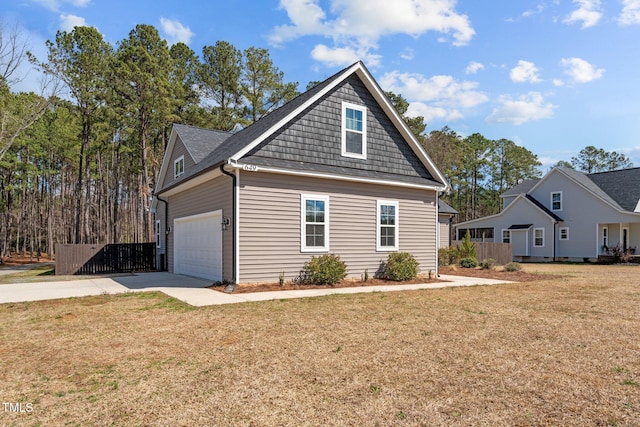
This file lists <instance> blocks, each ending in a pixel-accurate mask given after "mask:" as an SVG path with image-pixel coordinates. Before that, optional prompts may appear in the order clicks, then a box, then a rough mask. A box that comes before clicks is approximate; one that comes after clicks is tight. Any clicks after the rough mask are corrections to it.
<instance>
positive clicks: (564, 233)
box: [560, 227, 569, 240]
mask: <svg viewBox="0 0 640 427" xmlns="http://www.w3.org/2000/svg"><path fill="white" fill-rule="evenodd" d="M560 240H569V227H562V228H560Z"/></svg>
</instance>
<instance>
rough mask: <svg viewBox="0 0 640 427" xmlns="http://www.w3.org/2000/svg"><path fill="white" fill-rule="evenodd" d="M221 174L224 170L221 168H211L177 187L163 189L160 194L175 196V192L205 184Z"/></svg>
mask: <svg viewBox="0 0 640 427" xmlns="http://www.w3.org/2000/svg"><path fill="white" fill-rule="evenodd" d="M221 175H222V172H220V169H211V170H209V171H208V172H205V173H203V174H201V175H197V176H195V177H193V178H189V179H187V180H186V181H182V182H181V183H180V184H178V185H176V186H175V187H172V188H170V189H168V190H165V191H162V192H160V193H159V194H160V195H161V196H162V197H169V196H173V195H174V194H177V193H180V192H182V191H185V190H188V189H190V188H193V187H195V186H196V185H200V184H203V183H205V182H207V181H210V180H212V179H214V178H217V177H219V176H221Z"/></svg>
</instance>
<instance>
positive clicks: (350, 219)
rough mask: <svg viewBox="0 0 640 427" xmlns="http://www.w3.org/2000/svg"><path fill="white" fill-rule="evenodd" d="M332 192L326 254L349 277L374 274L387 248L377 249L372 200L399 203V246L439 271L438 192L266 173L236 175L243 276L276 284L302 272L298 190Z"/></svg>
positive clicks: (248, 280)
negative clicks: (335, 259) (338, 259)
mask: <svg viewBox="0 0 640 427" xmlns="http://www.w3.org/2000/svg"><path fill="white" fill-rule="evenodd" d="M302 194H307V195H320V196H326V197H329V245H330V247H329V252H330V253H334V254H338V255H340V257H341V258H342V260H344V261H345V262H346V264H347V267H348V274H349V275H350V276H352V277H360V276H361V275H362V274H363V273H364V270H365V269H367V270H368V271H369V274H370V275H371V276H373V275H374V274H375V272H376V271H377V270H378V268H379V267H380V263H381V262H382V261H384V260H385V259H386V257H387V254H388V252H386V251H385V252H377V251H376V209H377V207H376V201H377V200H389V201H398V203H399V207H398V211H399V217H398V223H399V227H400V228H399V248H400V250H401V251H407V252H411V253H412V254H413V255H414V256H415V257H416V258H417V259H418V262H419V263H420V267H421V270H422V272H425V273H426V272H428V271H429V270H435V268H436V241H435V239H436V218H435V215H436V209H435V203H436V193H435V192H434V191H428V190H419V189H406V188H398V187H391V186H380V185H375V184H362V183H351V182H346V181H330V180H325V179H317V178H309V177H292V176H285V175H278V174H269V173H260V172H257V173H243V174H242V175H241V179H240V207H239V212H240V256H239V260H240V281H241V282H244V283H256V282H276V281H277V280H278V277H279V275H280V273H281V272H284V273H285V277H286V280H292V279H293V278H295V277H296V276H298V274H299V273H300V270H301V269H302V266H303V265H304V263H305V261H307V260H309V259H310V258H311V256H312V255H319V254H322V253H321V252H320V253H309V252H302V251H301V245H300V243H301V195H302Z"/></svg>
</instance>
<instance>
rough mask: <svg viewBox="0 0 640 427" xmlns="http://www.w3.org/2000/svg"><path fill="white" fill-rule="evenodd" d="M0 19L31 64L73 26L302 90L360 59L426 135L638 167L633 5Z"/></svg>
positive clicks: (84, 0)
mask: <svg viewBox="0 0 640 427" xmlns="http://www.w3.org/2000/svg"><path fill="white" fill-rule="evenodd" d="M0 16H1V17H2V19H3V21H4V25H5V27H7V26H13V25H15V24H17V25H19V26H20V28H21V30H22V34H23V35H24V36H25V37H27V38H28V39H29V42H30V46H31V50H32V51H33V52H34V53H35V54H36V55H37V56H39V57H40V58H41V59H44V58H45V56H46V51H45V45H44V43H45V41H46V40H54V39H55V34H56V31H58V30H67V31H70V30H71V29H72V28H73V26H74V25H90V26H94V27H96V28H98V30H99V31H100V32H101V33H102V34H103V35H104V38H105V39H106V40H107V41H108V42H110V43H112V44H113V45H114V46H115V45H116V44H117V42H118V41H120V40H122V39H124V38H126V37H127V36H128V33H129V31H131V29H133V28H134V27H135V25H136V24H150V25H154V26H155V27H156V28H158V30H159V31H160V34H161V35H162V36H163V37H165V38H166V39H167V41H168V42H169V43H175V42H177V41H182V42H185V43H187V44H188V45H189V46H190V47H191V48H192V49H193V50H194V51H195V52H196V53H197V54H200V53H201V51H202V46H205V45H213V44H215V42H216V41H218V40H225V41H228V42H231V43H232V44H233V45H235V46H236V47H237V48H239V49H245V48H247V47H250V46H256V47H265V48H268V49H269V51H270V53H271V57H272V59H273V61H274V63H275V65H276V66H278V67H279V68H280V69H281V70H282V71H283V72H284V75H285V79H286V80H287V81H297V82H298V83H299V86H298V88H299V89H300V90H304V88H305V87H306V85H307V83H308V82H309V81H311V80H323V79H324V78H326V77H328V76H330V75H332V74H333V73H335V72H336V71H338V70H339V69H341V68H343V67H345V66H347V65H349V64H351V63H353V62H355V61H357V60H359V59H361V60H363V61H364V63H365V64H366V65H367V67H368V68H369V70H370V71H371V72H372V74H373V76H374V77H375V78H376V79H377V80H378V82H379V83H380V85H381V86H382V88H383V89H384V90H392V91H394V92H396V93H401V94H402V95H403V96H404V97H405V98H407V99H408V100H409V101H410V102H411V107H410V110H409V113H410V114H412V115H422V116H424V117H425V120H426V122H427V123H428V128H427V131H429V130H434V129H440V128H442V127H443V126H445V125H447V126H449V127H450V128H451V129H453V130H455V131H457V132H458V133H459V134H461V135H462V136H466V135H469V134H472V133H475V132H479V133H481V134H483V135H484V136H486V137H487V138H491V139H499V138H508V139H511V140H513V141H514V142H516V143H517V144H519V145H522V146H524V147H526V148H527V149H529V150H531V151H532V152H534V153H535V154H537V155H538V157H539V158H540V160H541V161H542V162H543V164H544V166H543V171H546V169H547V168H548V167H549V166H551V165H553V164H554V163H555V162H557V161H558V160H567V161H569V160H570V159H571V157H572V156H575V155H576V154H577V153H578V151H580V149H582V148H584V147H585V146H587V145H594V146H596V147H598V148H604V149H605V150H608V151H613V150H615V151H618V152H622V153H624V154H626V155H627V156H629V157H630V159H631V160H632V161H633V163H634V165H635V166H640V139H639V137H638V135H640V0H613V1H606V0H544V1H540V0H531V1H529V0H519V1H513V0H493V1H490V2H487V1H478V0H460V1H454V0H393V1H390V0H224V1H218V0H212V1H209V2H201V1H199V2H195V1H189V0H184V1H180V2H176V1H165V0H153V1H146V0H143V1H137V0H134V1H127V2H124V1H121V0H13V1H4V2H2V4H1V5H0ZM36 77H37V75H36V74H35V73H34V72H30V73H29V74H28V75H27V76H26V78H25V79H24V81H23V82H22V83H21V84H20V85H18V86H16V88H15V89H16V90H24V89H33V88H34V87H35V86H34V85H35V81H36Z"/></svg>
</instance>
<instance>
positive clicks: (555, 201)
mask: <svg viewBox="0 0 640 427" xmlns="http://www.w3.org/2000/svg"><path fill="white" fill-rule="evenodd" d="M551 210H552V211H561V210H562V191H555V192H553V193H551Z"/></svg>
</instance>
